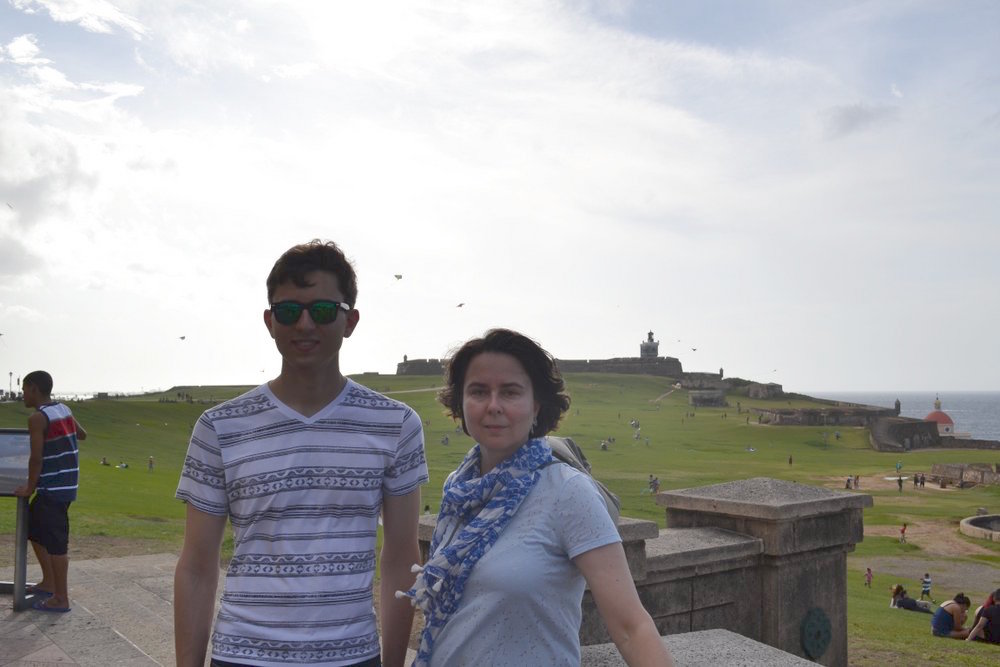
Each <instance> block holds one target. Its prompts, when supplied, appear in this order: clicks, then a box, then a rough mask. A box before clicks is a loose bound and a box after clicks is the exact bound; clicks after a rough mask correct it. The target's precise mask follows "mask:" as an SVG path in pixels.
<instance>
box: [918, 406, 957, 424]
mask: <svg viewBox="0 0 1000 667" xmlns="http://www.w3.org/2000/svg"><path fill="white" fill-rule="evenodd" d="M924 421H927V422H937V423H938V424H941V425H942V426H952V425H954V423H955V422H954V421H953V420H952V418H951V417H949V416H948V413H947V412H942V411H941V410H935V411H934V412H932V413H930V414H929V415H927V416H926V417H924Z"/></svg>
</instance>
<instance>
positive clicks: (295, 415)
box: [261, 378, 354, 424]
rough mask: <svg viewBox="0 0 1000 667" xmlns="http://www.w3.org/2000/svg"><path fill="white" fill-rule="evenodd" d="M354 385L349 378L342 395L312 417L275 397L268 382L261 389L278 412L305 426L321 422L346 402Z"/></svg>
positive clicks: (341, 391)
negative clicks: (349, 390) (348, 391)
mask: <svg viewBox="0 0 1000 667" xmlns="http://www.w3.org/2000/svg"><path fill="white" fill-rule="evenodd" d="M352 385H354V381H353V380H351V378H347V382H346V383H344V388H343V389H341V390H340V393H339V394H337V396H336V397H335V398H334V399H333V400H332V401H330V402H329V403H327V404H326V405H325V406H323V407H322V408H320V409H319V410H317V411H316V413H315V414H313V415H312V416H311V417H306V416H305V415H303V414H302V413H301V412H299V411H298V410H296V409H294V408H292V407H291V406H289V405H287V404H286V403H284V402H283V401H282V400H281V399H280V398H278V397H277V396H275V395H274V392H273V391H271V387H270V386H268V384H267V383H266V382H265V383H264V384H262V385H261V389H262V390H263V392H264V394H265V395H266V396H267V397H268V399H270V400H271V401H272V402H273V403H274V406H275V407H276V408H277V409H278V411H279V412H281V413H282V414H283V415H285V416H286V417H289V418H290V419H294V420H295V421H299V422H302V423H303V424H315V423H316V422H318V421H319V420H321V419H323V418H324V417H326V416H327V414H329V413H330V411H331V410H333V409H334V408H335V407H337V405H339V404H340V403H342V402H343V401H344V398H345V397H346V396H347V390H348V389H350V387H351V386H352Z"/></svg>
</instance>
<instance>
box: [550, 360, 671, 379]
mask: <svg viewBox="0 0 1000 667" xmlns="http://www.w3.org/2000/svg"><path fill="white" fill-rule="evenodd" d="M556 366H558V367H559V371H560V372H562V373H622V374H625V375H658V376H662V377H670V378H679V377H681V376H682V375H683V374H684V370H683V369H682V368H681V362H680V360H678V359H675V358H673V357H656V358H653V359H648V358H647V359H641V358H639V357H618V358H615V359H556Z"/></svg>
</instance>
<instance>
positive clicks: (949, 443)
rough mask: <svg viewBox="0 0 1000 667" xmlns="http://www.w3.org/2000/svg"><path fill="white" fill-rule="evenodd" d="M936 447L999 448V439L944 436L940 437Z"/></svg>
mask: <svg viewBox="0 0 1000 667" xmlns="http://www.w3.org/2000/svg"><path fill="white" fill-rule="evenodd" d="M938 447H943V448H946V449H1000V441H998V440H974V439H969V438H950V437H947V436H945V437H942V438H941V441H940V443H939V444H938Z"/></svg>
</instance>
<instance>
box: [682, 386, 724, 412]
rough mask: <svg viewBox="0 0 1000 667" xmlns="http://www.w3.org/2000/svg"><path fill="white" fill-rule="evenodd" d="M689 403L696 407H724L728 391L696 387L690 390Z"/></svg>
mask: <svg viewBox="0 0 1000 667" xmlns="http://www.w3.org/2000/svg"><path fill="white" fill-rule="evenodd" d="M688 405H693V406H694V407H696V408H724V407H727V406H728V405H729V403H727V402H726V392H724V391H723V390H721V389H696V390H692V391H689V392H688Z"/></svg>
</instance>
